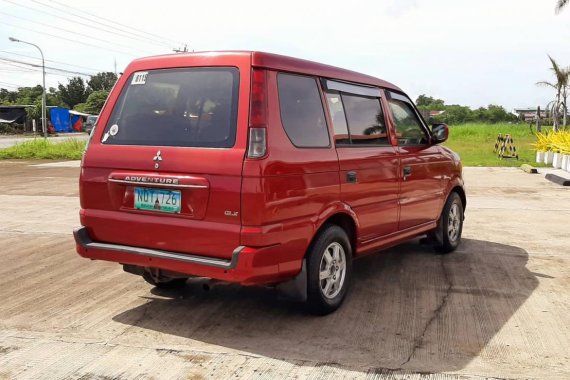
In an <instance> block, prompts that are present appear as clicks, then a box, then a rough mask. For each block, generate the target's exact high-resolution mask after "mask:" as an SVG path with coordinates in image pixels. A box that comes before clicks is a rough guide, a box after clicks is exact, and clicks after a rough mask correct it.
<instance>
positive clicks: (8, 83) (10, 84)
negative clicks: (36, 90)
mask: <svg viewBox="0 0 570 380" xmlns="http://www.w3.org/2000/svg"><path fill="white" fill-rule="evenodd" d="M0 83H2V84H5V85H6V86H15V87H18V86H19V85H17V84H15V83H10V82H0Z"/></svg>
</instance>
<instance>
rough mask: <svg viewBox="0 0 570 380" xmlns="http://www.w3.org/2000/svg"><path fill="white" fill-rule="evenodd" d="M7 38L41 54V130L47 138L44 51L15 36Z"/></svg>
mask: <svg viewBox="0 0 570 380" xmlns="http://www.w3.org/2000/svg"><path fill="white" fill-rule="evenodd" d="M8 39H9V40H10V41H12V42H21V43H23V44H27V45H32V46H34V47H35V48H37V49H38V50H39V51H40V54H41V55H42V74H43V77H42V78H43V83H42V89H43V93H42V130H43V132H44V138H46V139H47V122H46V63H45V60H44V53H43V51H42V49H40V47H39V46H38V45H36V44H33V43H31V42H26V41H22V40H19V39H17V38H14V37H8Z"/></svg>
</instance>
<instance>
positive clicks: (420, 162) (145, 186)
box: [74, 51, 466, 314]
mask: <svg viewBox="0 0 570 380" xmlns="http://www.w3.org/2000/svg"><path fill="white" fill-rule="evenodd" d="M97 124H98V127H97V128H96V129H95V130H94V131H93V134H92V136H91V140H90V143H89V145H88V147H87V149H86V152H85V155H84V157H83V161H82V164H81V178H80V198H81V210H80V221H81V227H79V228H78V229H76V230H75V231H74V235H75V240H76V243H77V252H78V253H79V254H80V255H81V256H83V257H86V258H89V259H93V260H105V261H113V262H117V263H120V264H121V265H123V267H124V269H125V271H127V272H129V273H134V274H138V275H140V276H142V277H143V278H144V279H145V280H146V281H147V282H149V283H150V284H152V285H153V286H157V287H167V286H168V287H172V286H184V283H185V281H186V280H187V279H188V278H189V277H206V278H211V279H215V280H221V281H227V282H234V283H239V284H242V285H274V286H276V288H277V289H278V290H279V292H280V293H281V294H283V295H285V296H289V297H291V298H294V299H297V300H302V301H306V302H307V304H308V306H310V308H311V309H312V311H314V312H315V313H318V314H326V313H329V312H331V311H334V310H335V309H337V308H338V307H339V306H340V305H341V303H342V301H343V299H344V298H345V296H346V294H347V291H348V289H349V287H350V283H351V275H352V272H351V268H352V260H353V259H355V258H358V257H361V256H364V255H367V254H370V253H374V252H377V251H379V250H381V249H383V248H387V247H390V246H393V245H395V244H398V243H400V242H402V241H405V240H408V239H411V238H414V237H421V236H427V241H429V242H431V244H433V245H434V247H435V248H436V250H438V251H440V252H451V251H453V250H454V249H455V248H456V247H457V246H458V244H459V243H460V240H461V232H462V226H463V217H464V210H465V205H466V198H465V192H464V189H463V180H462V166H461V162H460V159H459V157H458V155H457V154H455V153H454V152H452V151H451V150H450V149H448V148H446V147H443V146H441V145H440V143H442V142H443V141H445V140H446V139H447V134H448V128H447V126H446V125H444V124H438V125H433V126H432V127H431V128H428V126H427V125H426V123H425V122H424V120H423V119H422V117H421V115H420V114H419V112H418V110H417V109H416V107H415V106H414V104H413V102H412V101H411V100H410V98H409V97H408V96H407V95H406V94H405V93H404V92H403V91H402V90H401V89H400V88H398V87H397V86H395V85H393V84H391V83H389V82H386V81H384V80H380V79H377V78H373V77H370V76H367V75H363V74H359V73H356V72H353V71H349V70H344V69H340V68H336V67H332V66H328V65H324V64H320V63H315V62H310V61H306V60H301V59H296V58H291V57H285V56H280V55H275V54H268V53H262V52H245V51H236V52H203V53H188V54H175V55H166V56H158V57H150V58H143V59H137V60H135V61H133V62H132V63H131V64H130V65H129V66H128V67H127V69H126V71H125V73H124V74H123V75H122V76H121V78H120V79H119V80H118V82H117V84H116V86H115V87H114V89H113V90H112V92H111V93H110V95H109V98H108V100H107V103H106V104H105V106H104V108H103V110H102V112H101V114H100V116H99V120H98V123H97Z"/></svg>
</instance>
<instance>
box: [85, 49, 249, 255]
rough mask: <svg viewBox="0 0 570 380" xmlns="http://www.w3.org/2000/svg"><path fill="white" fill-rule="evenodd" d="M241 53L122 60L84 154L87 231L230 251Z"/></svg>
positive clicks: (234, 234) (234, 235) (168, 246)
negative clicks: (124, 66) (122, 70)
mask: <svg viewBox="0 0 570 380" xmlns="http://www.w3.org/2000/svg"><path fill="white" fill-rule="evenodd" d="M187 60H188V58H187ZM249 62H250V61H249V55H248V56H243V57H242V56H238V57H233V56H222V57H217V59H215V60H214V59H212V60H211V61H210V62H208V61H207V60H206V61H204V59H201V61H200V64H201V65H200V67H193V65H195V62H193V61H192V60H191V59H190V60H188V61H184V60H183V59H182V58H179V59H175V60H174V61H173V62H166V63H164V66H166V67H165V68H160V69H156V68H153V64H152V62H143V63H139V64H136V63H135V64H134V65H133V66H132V67H129V68H128V70H127V73H126V74H125V75H123V77H122V78H121V80H120V81H119V83H118V85H117V86H116V87H117V88H116V89H115V91H113V94H112V95H111V97H110V99H109V101H108V103H109V106H106V107H105V109H104V111H103V112H102V114H101V118H100V121H99V123H98V124H99V127H98V128H97V130H96V131H95V134H94V136H93V138H92V140H93V141H92V142H91V144H90V146H89V147H88V151H87V154H86V155H85V158H84V161H83V166H82V172H81V207H82V211H81V216H82V217H81V220H82V224H83V225H85V226H86V227H87V228H88V231H89V233H90V235H91V237H92V239H93V240H95V241H101V242H109V243H116V244H123V245H129V246H137V247H145V248H154V249H161V250H167V251H175V252H181V253H191V254H198V255H205V256H212V257H219V258H230V257H231V254H232V251H233V250H234V249H235V248H236V247H238V246H239V243H240V241H239V240H240V238H239V236H240V227H241V223H240V216H241V214H240V212H241V210H240V188H241V170H242V163H243V158H244V153H245V143H246V137H245V133H246V131H245V130H244V129H241V128H239V127H238V126H239V125H244V126H246V125H247V118H248V105H249V102H248V97H249ZM155 65H156V63H155ZM149 66H150V67H149ZM168 66H174V67H168ZM240 96H241V97H242V98H240ZM111 108H112V109H111Z"/></svg>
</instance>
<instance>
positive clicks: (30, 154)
mask: <svg viewBox="0 0 570 380" xmlns="http://www.w3.org/2000/svg"><path fill="white" fill-rule="evenodd" d="M547 129H550V128H543V131H546V130H547ZM499 133H502V134H503V136H504V135H505V134H507V133H508V134H510V135H511V136H512V138H513V139H514V142H515V147H516V149H517V152H518V154H519V159H518V160H515V159H502V160H500V159H499V158H498V157H497V154H496V153H494V152H493V148H494V147H495V141H496V140H497V136H498V134H499ZM85 143H86V142H85V141H81V140H77V139H68V140H65V141H62V142H51V141H50V140H49V139H48V140H44V139H42V138H35V139H33V140H30V141H25V142H21V143H19V144H17V145H14V146H12V147H10V148H6V149H0V159H7V158H11V159H54V160H79V159H81V156H82V155H83V150H84V149H85ZM534 143H536V136H535V135H534V134H533V133H531V132H530V130H529V127H528V124H506V123H505V124H482V123H470V124H463V125H456V126H451V127H450V128H449V140H448V141H447V142H446V143H445V146H448V147H449V148H451V149H453V150H454V151H455V152H457V153H458V154H459V155H460V156H461V160H462V161H463V165H465V166H520V165H522V164H529V165H532V166H544V165H541V164H537V163H536V162H535V158H536V153H535V151H534V148H533V146H532V144H534Z"/></svg>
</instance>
